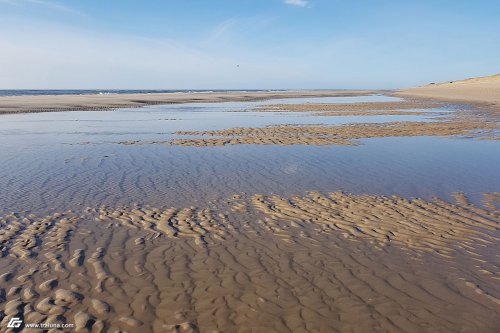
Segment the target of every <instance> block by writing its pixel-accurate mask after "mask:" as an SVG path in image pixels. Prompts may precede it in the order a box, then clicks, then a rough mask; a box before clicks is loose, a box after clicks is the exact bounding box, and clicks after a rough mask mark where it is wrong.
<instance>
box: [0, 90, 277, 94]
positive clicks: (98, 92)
mask: <svg viewBox="0 0 500 333" xmlns="http://www.w3.org/2000/svg"><path fill="white" fill-rule="evenodd" d="M229 91H235V92H237V91H242V92H243V91H282V90H259V89H255V90H253V89H243V90H241V89H240V90H238V89H236V90H217V89H215V90H213V89H212V90H210V89H201V90H200V89H198V90H196V89H194V90H189V89H184V90H175V89H46V90H44V89H0V96H30V95H100V94H104V95H108V94H152V93H192V92H199V93H209V92H229Z"/></svg>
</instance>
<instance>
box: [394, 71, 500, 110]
mask: <svg viewBox="0 0 500 333" xmlns="http://www.w3.org/2000/svg"><path fill="white" fill-rule="evenodd" d="M396 95H399V96H411V97H426V98H435V99H442V100H452V101H462V102H479V103H486V104H490V105H492V106H494V107H495V109H496V111H497V112H500V74H497V75H492V76H485V77H477V78H470V79H466V80H459V81H451V82H443V83H436V84H429V85H426V86H423V87H417V88H409V89H402V90H399V91H398V92H397V93H396Z"/></svg>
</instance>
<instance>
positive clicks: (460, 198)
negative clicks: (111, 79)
mask: <svg viewBox="0 0 500 333" xmlns="http://www.w3.org/2000/svg"><path fill="white" fill-rule="evenodd" d="M472 82H475V81H472ZM480 82H482V81H480ZM481 84H482V83H481ZM462 85H468V83H464V84H462ZM462 85H460V86H462ZM443 86H444V87H445V88H443V89H446V91H447V93H446V94H445V93H439V94H438V92H436V91H438V90H439V89H440V88H439V87H437V85H436V87H435V88H434V87H433V88H432V89H435V90H432V91H433V93H432V94H431V93H430V92H429V93H428V94H429V95H425V94H423V93H420V90H419V89H431V88H416V89H415V91H418V94H417V92H415V94H414V95H413V93H412V96H411V97H405V98H403V99H395V98H394V97H390V96H382V95H378V94H377V95H373V94H372V92H369V91H352V92H347V91H341V92H339V91H321V92H320V91H316V92H314V91H313V92H279V93H227V94H226V93H225V94H215V93H207V94H165V95H154V94H147V95H140V96H132V95H113V96H107V95H106V96H99V95H91V96H90V95H89V96H27V97H26V96H24V97H23V96H18V97H2V98H0V106H1V108H2V110H3V113H6V114H4V115H2V117H3V118H2V119H3V120H4V123H3V124H2V126H3V127H1V128H0V135H2V138H3V140H2V143H1V144H2V145H3V146H2V147H1V148H2V149H1V150H0V151H1V152H2V154H3V155H0V156H1V158H2V160H3V161H4V164H3V172H4V173H5V176H4V177H3V178H2V179H1V180H0V186H2V188H3V189H4V194H0V202H1V203H2V204H1V206H0V208H1V212H2V213H1V214H0V324H1V325H4V326H5V325H7V323H9V322H10V321H11V320H12V319H13V318H21V320H22V321H23V322H25V323H45V324H54V325H55V324H60V325H63V324H64V325H66V324H70V325H72V326H71V327H70V328H68V330H64V329H63V330H62V331H64V332H66V331H67V332H73V331H76V332H132V333H135V332H137V333H143V332H183V333H184V332H242V333H243V332H262V333H264V332H266V333H267V332H454V331H462V332H495V331H496V330H497V328H498V327H499V325H500V319H499V318H500V293H499V292H498V267H499V263H498V256H497V254H498V253H499V251H500V248H499V246H500V235H499V232H498V230H499V229H498V228H499V223H500V210H499V207H500V195H499V193H498V191H497V189H498V186H499V184H500V179H498V174H497V173H495V171H494V169H495V168H494V164H495V161H496V158H497V157H496V156H497V154H495V153H494V152H495V151H497V150H496V149H497V145H498V137H499V135H498V134H499V125H498V120H497V119H496V116H495V113H492V112H489V111H488V110H490V108H489V107H488V106H485V105H483V106H479V105H476V104H473V105H466V104H460V103H458V102H453V101H452V99H454V98H455V97H454V96H455V95H452V94H451V92H450V93H448V91H449V89H452V88H449V89H448V88H446V87H447V86H446V85H443ZM457 86H459V85H458V84H457ZM464 89H465V88H464ZM467 89H468V88H467ZM425 91H428V90H425ZM429 91H430V90H429ZM467 91H469V90H467ZM405 94H406V92H405ZM457 94H458V93H457ZM445 95H446V96H445ZM493 95H494V94H493ZM450 96H451V97H450ZM481 96H482V95H480V93H479V92H478V93H477V94H473V93H471V94H470V96H469V95H466V100H467V102H476V101H479V100H480V101H482V102H484V103H488V104H489V105H491V104H492V103H494V101H495V100H494V99H491V98H493V97H494V96H493V97H491V95H488V96H489V97H488V98H484V99H480V98H481ZM428 97H433V98H434V97H436V99H432V100H430V99H428ZM276 98H279V100H278V101H274V102H273V99H276ZM283 98H286V99H289V102H287V103H285V102H283V100H282V99H283ZM294 98H299V99H297V100H294ZM304 98H306V100H304ZM325 98H327V99H326V100H325ZM345 98H347V100H346V99H345ZM448 98H450V100H448ZM363 99H364V100H363ZM221 101H224V102H229V103H221ZM235 101H240V102H241V101H243V102H247V103H246V104H245V103H243V104H238V105H236V104H231V103H230V102H235ZM257 101H258V102H257ZM348 101H351V102H348ZM187 102H190V103H191V102H203V103H210V106H207V105H205V104H200V105H193V104H189V105H183V104H182V103H187ZM457 103H458V104H457ZM163 104H166V105H163ZM146 105H152V107H151V108H141V107H142V106H146ZM153 105H156V106H153ZM124 107H127V108H133V109H126V110H121V108H124ZM92 109H94V110H95V112H84V111H86V110H92ZM108 109H117V110H116V112H112V113H110V112H107V111H106V110H108ZM63 110H66V111H74V112H55V113H38V111H63ZM99 110H101V111H99ZM485 110H486V111H485ZM79 111H83V112H79ZM7 113H9V114H7ZM23 113H28V114H23ZM21 117H22V118H21ZM9 140H10V141H9ZM422 140H423V141H422ZM11 142H17V143H18V144H19V145H20V146H19V147H17V146H16V147H15V149H14V146H13V145H12V144H11ZM422 147H426V148H425V149H423V148H422ZM429 147H437V148H436V150H435V152H434V153H431V151H432V149H431V148H429ZM464 147H465V148H464ZM467 147H468V148H467ZM464 149H468V150H464ZM447 151H450V152H451V153H450V154H448V155H447V154H446V152H447ZM457 151H458V152H463V151H466V152H468V153H462V155H461V154H460V153H456V152H457ZM478 152H479V153H478ZM469 154H472V155H471V156H470V158H469ZM473 154H477V155H473ZM413 155H414V156H415V157H413ZM456 156H458V159H456V158H455V157H456ZM24 161H27V162H24ZM457 161H458V162H457ZM475 170H476V171H475ZM477 170H480V171H477ZM454 171H456V176H453V174H454ZM332 172H333V173H332ZM453 177H455V178H453ZM343 178H345V179H351V180H350V182H345V183H333V182H334V181H337V179H340V180H342V179H343ZM335 184H337V185H335ZM338 184H342V185H338ZM401 184H403V188H404V191H398V190H397V189H398V188H399V187H398V186H401ZM360 185H362V186H365V187H362V188H360V187H359V186H360ZM354 192H356V193H354ZM421 193H424V194H426V195H425V197H420V196H419V194H421ZM443 193H444V195H442V194H443ZM468 194H471V196H470V197H469V195H468ZM4 326H2V328H3V327H4ZM2 332H3V331H2ZM5 332H16V331H15V330H14V329H7V330H5ZM23 332H39V330H35V329H33V330H29V329H24V330H23ZM51 332H52V331H51ZM53 332H56V331H53ZM57 332H58V331H57Z"/></svg>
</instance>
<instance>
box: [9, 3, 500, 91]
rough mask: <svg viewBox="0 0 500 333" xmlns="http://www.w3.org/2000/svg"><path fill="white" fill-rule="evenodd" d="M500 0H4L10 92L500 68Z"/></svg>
mask: <svg viewBox="0 0 500 333" xmlns="http://www.w3.org/2000/svg"><path fill="white" fill-rule="evenodd" d="M499 17H500V1H496V0H495V1H494V0H491V1H482V0H476V1H466V0H455V1H451V0H419V1H402V0H399V1H389V0H365V1H362V0H352V1H346V0H344V1H337V0H308V1H306V0H182V1H181V0H163V1H160V0H156V1H138V0H136V1H131V0H106V1H102V0H100V1H97V0H85V1H83V0H67V1H63V0H59V1H52V0H0V88H3V89H16V88H40V89H48V88H66V89H77V88H82V89H83V88H123V89H127V88H129V89H134V88H137V89H139V88H149V89H245V88H247V89H250V88H262V89H273V88H290V89H296V88H298V89H307V88H397V87H406V86H414V85H420V84H425V83H428V82H434V81H447V80H454V79H460V78H465V77H471V76H481V75H490V74H496V73H500V20H499V19H498V18H499Z"/></svg>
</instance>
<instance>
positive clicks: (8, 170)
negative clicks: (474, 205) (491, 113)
mask: <svg viewBox="0 0 500 333" xmlns="http://www.w3.org/2000/svg"><path fill="white" fill-rule="evenodd" d="M370 98H371V99H370ZM370 98H367V97H362V98H360V97H349V98H342V99H341V100H342V102H341V103H345V102H356V101H360V100H363V101H383V100H391V99H390V98H389V97H385V96H371V97H370ZM287 102H301V103H303V102H310V103H314V102H321V103H325V102H330V103H331V102H340V100H339V99H336V98H335V97H334V98H329V99H327V100H325V99H307V100H304V99H300V100H296V101H294V100H290V99H287ZM272 103H281V101H279V100H276V101H266V102H251V103H248V102H241V103H210V104H196V103H193V104H179V105H158V106H151V107H144V108H139V109H137V108H129V109H120V110H115V111H96V112H58V113H39V114H12V115H3V116H1V117H0V120H1V121H0V164H1V166H2V167H1V169H0V188H1V189H2V190H1V191H0V211H31V212H46V211H48V210H50V209H52V208H55V209H58V210H61V209H74V208H78V207H87V206H90V207H97V206H101V205H110V206H118V205H130V204H133V203H137V204H143V205H151V206H155V207H160V208H161V207H170V206H178V205H179V206H180V205H186V204H187V205H194V206H196V205H198V204H200V205H203V204H206V203H208V202H209V201H211V200H216V199H224V198H227V197H229V196H232V195H233V194H236V193H238V194H244V195H247V196H250V195H252V194H254V193H265V194H270V193H276V194H281V195H291V194H304V193H305V192H307V191H316V190H319V191H323V192H334V191H345V192H349V193H356V194H360V193H370V194H383V195H401V196H405V197H423V198H427V199H429V198H431V197H432V196H438V197H441V198H445V199H449V198H450V195H451V194H452V193H453V192H456V191H460V192H464V193H466V194H467V195H468V196H469V197H470V198H471V199H472V201H474V202H479V201H480V200H481V197H482V193H483V192H495V191H497V192H498V191H499V190H500V175H499V174H498V172H497V171H498V170H497V166H498V165H500V155H499V154H498V148H499V143H498V142H497V141H481V140H473V139H460V138H443V137H395V138H377V139H365V140H361V141H362V143H363V144H362V145H360V146H319V147H318V146H301V145H298V146H262V145H236V146H225V147H178V146H169V145H164V144H153V145H131V146H126V145H120V144H118V142H121V141H128V140H144V141H155V140H160V141H161V140H169V139H172V138H177V137H178V136H177V135H176V134H175V133H174V132H176V131H180V130H182V131H184V130H189V131H192V130H211V129H224V128H229V127H235V126H239V127H259V126H267V125H273V124H315V123H324V124H347V123H356V122H363V123H365V122H387V121H432V117H431V114H432V112H433V111H436V110H427V109H426V110H423V111H426V112H429V115H426V114H424V115H419V116H371V117H366V116H362V117H309V116H307V114H306V113H300V112H298V113H284V112H230V111H241V110H248V109H251V108H253V107H255V106H259V105H263V104H272ZM439 111H440V112H442V111H449V112H453V109H447V108H444V109H439Z"/></svg>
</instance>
